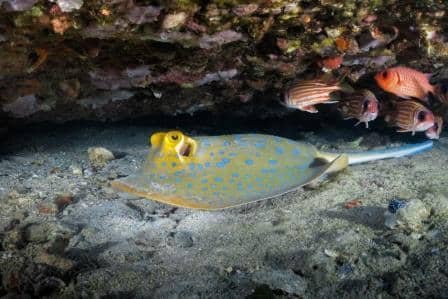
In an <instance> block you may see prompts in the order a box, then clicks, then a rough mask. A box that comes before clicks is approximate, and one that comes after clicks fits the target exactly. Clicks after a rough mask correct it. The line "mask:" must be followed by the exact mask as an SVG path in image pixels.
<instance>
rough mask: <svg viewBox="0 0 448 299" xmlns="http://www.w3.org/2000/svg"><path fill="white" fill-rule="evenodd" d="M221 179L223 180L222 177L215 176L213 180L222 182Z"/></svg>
mask: <svg viewBox="0 0 448 299" xmlns="http://www.w3.org/2000/svg"><path fill="white" fill-rule="evenodd" d="M222 181H223V180H222V178H220V177H216V178H215V182H217V183H222Z"/></svg>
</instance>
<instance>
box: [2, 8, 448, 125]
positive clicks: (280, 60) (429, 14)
mask: <svg viewBox="0 0 448 299" xmlns="http://www.w3.org/2000/svg"><path fill="white" fill-rule="evenodd" d="M446 8H447V7H446V3H444V1H415V2H413V1H406V2H402V1H387V2H385V1H361V2H359V1H332V0H321V1H284V0H274V1H272V0H270V1H268V0H265V1H237V0H234V1H232V0H211V1H193V0H182V1H163V0H159V1H137V0H113V1H106V0H102V1H101V0H91V1H83V0H48V1H44V0H0V119H2V120H3V122H10V123H11V122H12V123H14V122H15V123H23V122H34V121H43V120H56V121H67V120H73V119H101V120H107V119H120V118H127V117H135V116H142V115H156V114H159V115H160V114H168V115H175V114H179V113H190V114H192V113H194V112H196V111H199V110H207V111H211V112H216V113H222V112H229V113H230V112H232V111H233V112H235V111H236V112H239V113H243V114H244V113H250V112H253V111H254V109H258V114H259V115H263V114H268V113H272V112H273V110H270V109H261V107H265V106H266V105H271V103H273V102H275V101H276V100H277V99H280V97H281V93H282V91H283V89H284V86H285V84H286V83H287V82H289V81H291V80H293V79H294V78H297V77H299V78H300V77H309V76H318V75H320V74H321V73H322V72H323V71H333V72H335V74H334V75H336V76H338V75H341V74H342V73H345V72H347V71H348V79H349V80H351V81H352V83H353V82H356V81H357V80H358V79H359V78H360V77H362V76H364V75H366V74H370V73H373V72H376V71H378V70H379V69H382V68H384V67H385V66H389V65H393V64H397V63H399V64H406V65H408V66H411V67H415V68H418V69H420V70H421V71H425V72H431V71H434V70H435V69H436V68H438V67H441V66H443V64H444V63H446V62H447V60H448V51H447V50H446V49H448V47H447V46H448V42H447V36H446V32H447V29H448V28H447V26H448V25H447V24H448V17H447V14H446ZM284 111H285V110H280V109H279V111H277V112H275V113H284Z"/></svg>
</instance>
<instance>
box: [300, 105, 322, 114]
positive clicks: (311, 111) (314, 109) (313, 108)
mask: <svg viewBox="0 0 448 299" xmlns="http://www.w3.org/2000/svg"><path fill="white" fill-rule="evenodd" d="M300 110H302V111H306V112H309V113H317V112H319V111H317V109H316V107H314V106H313V105H310V106H305V107H302V108H300Z"/></svg>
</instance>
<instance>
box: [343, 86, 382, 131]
mask: <svg viewBox="0 0 448 299" xmlns="http://www.w3.org/2000/svg"><path fill="white" fill-rule="evenodd" d="M338 109H339V111H341V113H342V116H343V117H344V119H351V118H355V119H357V120H358V122H357V123H356V124H355V126H357V125H359V124H360V123H365V125H366V128H368V127H369V121H372V120H375V119H376V118H377V116H378V110H379V104H378V100H377V99H376V97H375V95H374V94H373V93H372V92H371V91H369V90H367V89H363V90H360V91H357V92H355V93H353V94H352V95H349V97H348V98H347V99H345V100H344V101H342V102H340V103H339V106H338Z"/></svg>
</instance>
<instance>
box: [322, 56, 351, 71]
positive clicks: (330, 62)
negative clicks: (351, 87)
mask: <svg viewBox="0 0 448 299" xmlns="http://www.w3.org/2000/svg"><path fill="white" fill-rule="evenodd" d="M342 61H344V57H343V56H342V55H336V56H330V57H326V58H322V59H321V60H320V61H319V62H318V63H317V64H318V65H319V66H320V67H323V68H326V69H329V70H335V69H338V68H339V67H340V66H341V64H342Z"/></svg>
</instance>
